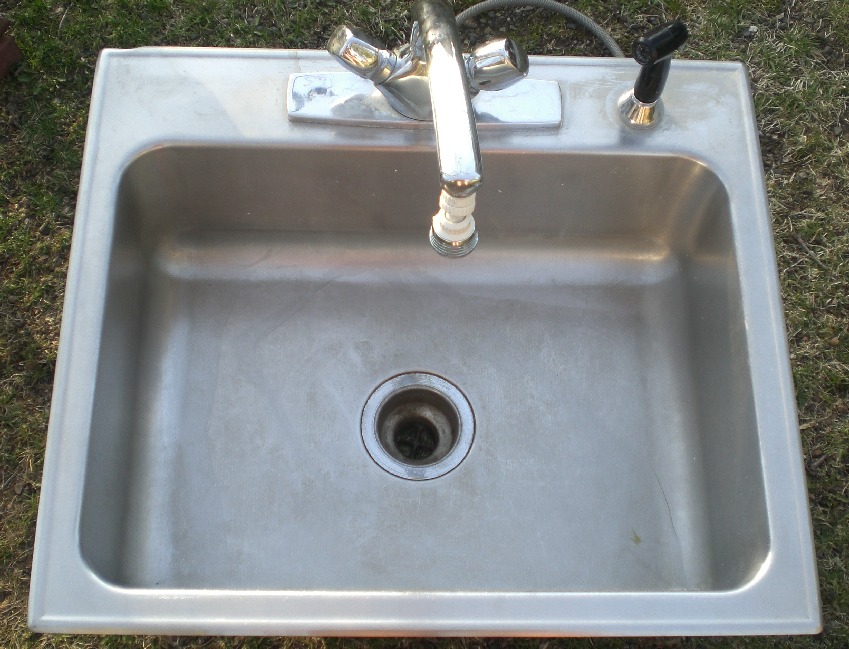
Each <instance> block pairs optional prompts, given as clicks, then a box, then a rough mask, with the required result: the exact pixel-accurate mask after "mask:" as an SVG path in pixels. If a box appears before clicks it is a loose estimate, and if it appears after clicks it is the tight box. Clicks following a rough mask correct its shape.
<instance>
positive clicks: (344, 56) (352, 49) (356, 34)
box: [327, 25, 397, 84]
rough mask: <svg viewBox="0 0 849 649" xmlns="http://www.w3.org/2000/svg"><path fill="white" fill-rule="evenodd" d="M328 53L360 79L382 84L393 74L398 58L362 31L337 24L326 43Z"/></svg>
mask: <svg viewBox="0 0 849 649" xmlns="http://www.w3.org/2000/svg"><path fill="white" fill-rule="evenodd" d="M327 51H328V52H330V53H331V54H332V55H333V56H334V57H335V58H336V60H337V61H339V63H341V64H342V66H343V67H344V68H346V69H348V70H350V71H351V72H353V73H354V74H356V75H357V76H359V77H362V78H363V79H368V80H370V81H373V82H374V83H377V84H379V83H383V82H384V81H386V79H388V78H389V76H390V75H391V74H392V71H393V69H394V68H395V63H396V61H397V57H396V55H395V54H393V53H392V52H390V51H389V50H387V49H386V47H385V46H384V45H383V44H382V43H380V42H379V41H377V40H375V39H373V38H372V37H371V36H369V35H368V34H366V33H365V32H364V31H363V30H361V29H357V28H356V27H349V26H347V25H340V26H339V27H337V28H336V29H334V30H333V34H331V36H330V38H329V39H328V40H327Z"/></svg>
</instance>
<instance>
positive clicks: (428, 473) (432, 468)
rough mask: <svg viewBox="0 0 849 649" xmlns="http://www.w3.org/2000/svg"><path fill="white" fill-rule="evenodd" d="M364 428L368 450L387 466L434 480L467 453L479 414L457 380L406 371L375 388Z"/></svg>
mask: <svg viewBox="0 0 849 649" xmlns="http://www.w3.org/2000/svg"><path fill="white" fill-rule="evenodd" d="M361 432H362V436H363V443H364V444H365V447H366V450H367V451H368V452H369V455H371V457H372V459H373V460H374V461H375V462H376V463H377V464H378V465H380V466H381V467H382V468H383V469H385V470H386V471H388V472H389V473H391V474H393V475H396V476H398V477H400V478H405V479H407V480H431V479H433V478H438V477H439V476H443V475H445V474H446V473H448V472H449V471H451V470H452V469H454V468H455V467H456V466H457V465H458V464H460V462H462V461H463V460H464V459H465V457H466V455H467V454H468V453H469V449H470V448H471V446H472V440H473V439H474V435H475V417H474V413H473V411H472V407H471V406H470V405H469V401H468V400H467V399H466V397H465V395H464V394H463V393H462V392H461V391H460V389H459V388H458V387H457V386H455V385H454V384H452V383H450V382H448V381H446V380H445V379H443V378H442V377H439V376H436V375H435V374H430V373H428V372H408V373H405V374H399V375H397V376H394V377H392V378H390V379H388V380H387V381H385V382H383V383H381V384H380V385H379V386H378V387H377V389H376V390H375V391H374V392H372V394H371V396H370V397H369V398H368V401H366V405H365V408H363V416H362V423H361Z"/></svg>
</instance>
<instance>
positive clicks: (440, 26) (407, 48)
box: [327, 0, 528, 257]
mask: <svg viewBox="0 0 849 649" xmlns="http://www.w3.org/2000/svg"><path fill="white" fill-rule="evenodd" d="M412 14H413V20H414V22H413V27H412V32H411V35H410V42H409V43H407V44H405V45H402V46H401V47H399V48H397V49H396V50H394V51H390V50H388V49H386V48H385V47H384V46H383V45H381V44H380V43H378V42H377V41H375V40H374V39H372V38H370V37H369V36H368V35H367V34H365V33H363V32H362V31H360V30H359V29H356V28H354V27H349V26H345V25H343V26H340V27H337V28H336V30H335V31H334V33H333V35H332V36H331V37H330V40H329V41H328V43H327V50H328V51H329V52H330V53H331V54H332V55H333V56H334V57H336V59H337V60H338V61H339V62H340V63H341V64H342V65H343V66H344V67H345V68H347V69H348V70H350V71H351V72H353V73H355V74H357V75H358V76H360V77H362V78H364V79H368V80H370V81H372V82H373V83H374V84H375V86H376V87H377V88H378V89H379V90H380V92H381V93H383V95H384V96H385V97H386V99H387V100H388V102H389V104H390V105H391V106H392V107H393V108H394V109H395V110H396V111H398V112H399V113H401V114H402V115H404V116H406V117H409V118H411V119H415V120H433V124H434V129H435V131H436V149H437V155H438V158H439V177H440V184H441V187H442V191H441V193H440V198H439V207H440V209H439V212H437V214H436V215H435V216H434V217H433V220H432V225H431V230H430V241H431V244H432V245H433V247H434V248H435V249H436V251H437V252H439V253H440V254H442V255H445V256H449V257H462V256H464V255H467V254H469V253H470V252H471V251H472V250H473V249H474V247H475V245H477V241H478V235H477V231H476V229H475V220H474V217H473V216H472V212H473V210H474V206H475V192H477V190H478V187H479V186H480V184H481V180H482V178H481V156H480V147H479V145H478V134H477V128H476V126H475V116H474V112H473V110H472V104H471V100H472V97H474V96H475V95H476V94H477V93H478V91H480V90H501V89H502V88H506V87H508V86H510V85H512V84H514V83H516V82H517V81H519V80H521V79H522V78H524V76H525V75H526V74H527V72H528V57H527V55H526V54H525V52H524V50H522V48H521V47H519V46H518V45H517V44H516V43H515V42H514V41H512V40H510V39H500V40H496V41H492V42H490V43H487V44H485V45H483V46H481V47H479V48H477V49H476V50H475V51H474V53H472V54H470V55H463V53H462V49H461V46H460V37H459V32H458V29H457V23H456V20H455V18H454V11H453V10H452V9H451V5H449V4H448V2H446V1H445V0H416V2H415V3H414V4H413V11H412Z"/></svg>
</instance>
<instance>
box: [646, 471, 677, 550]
mask: <svg viewBox="0 0 849 649" xmlns="http://www.w3.org/2000/svg"><path fill="white" fill-rule="evenodd" d="M652 473H654V479H655V480H657V486H658V487H660V493H661V494H663V502H665V503H666V512H667V513H668V514H669V523H670V525H672V533H673V534H674V535H675V538H676V539H677V538H678V531H677V530H676V529H675V520H674V519H673V518H672V508H671V507H670V506H669V498H667V497H666V492H665V491H664V490H663V485H662V484H660V478H659V477H658V475H657V471H655V470H654V469H652Z"/></svg>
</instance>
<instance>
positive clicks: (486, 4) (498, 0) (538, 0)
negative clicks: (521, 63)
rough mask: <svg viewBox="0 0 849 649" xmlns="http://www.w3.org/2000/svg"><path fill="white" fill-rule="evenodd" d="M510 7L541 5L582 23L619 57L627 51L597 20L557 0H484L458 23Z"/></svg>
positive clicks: (463, 14) (464, 14)
mask: <svg viewBox="0 0 849 649" xmlns="http://www.w3.org/2000/svg"><path fill="white" fill-rule="evenodd" d="M508 7H539V8H541V9H549V10H550V11H554V12H556V13H559V14H561V15H563V16H566V17H567V18H568V19H569V20H571V21H572V22H574V23H576V24H578V25H580V26H581V27H583V28H584V29H586V30H587V31H588V32H590V33H591V34H592V35H593V36H595V37H596V38H598V39H599V40H600V41H601V42H602V43H603V44H604V46H605V47H606V48H607V50H608V51H609V52H610V53H611V54H612V55H613V56H617V57H624V56H625V53H624V52H623V51H622V49H621V48H620V47H619V45H617V44H616V41H614V40H613V37H612V36H611V35H610V34H608V33H607V32H606V31H604V28H603V27H602V26H601V25H599V24H598V23H597V22H595V21H594V20H593V19H592V18H590V17H589V16H586V15H584V14H582V13H581V12H580V11H578V10H577V9H573V8H572V7H570V6H568V5H565V4H562V3H560V2H556V1H555V0H484V1H483V2H481V3H479V4H476V5H474V6H472V7H469V8H468V9H466V10H465V11H463V12H461V13H459V14H457V24H458V25H461V26H462V25H463V23H465V22H466V21H467V20H471V19H472V18H475V17H476V16H479V15H480V14H482V13H484V12H486V11H492V10H493V9H506V8H508Z"/></svg>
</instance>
